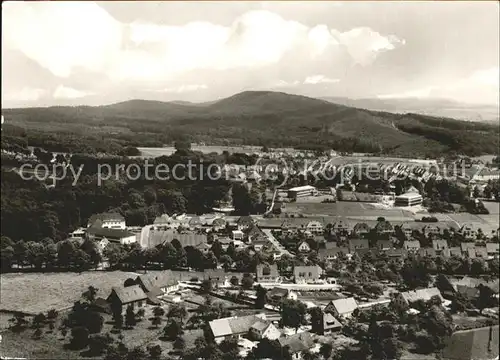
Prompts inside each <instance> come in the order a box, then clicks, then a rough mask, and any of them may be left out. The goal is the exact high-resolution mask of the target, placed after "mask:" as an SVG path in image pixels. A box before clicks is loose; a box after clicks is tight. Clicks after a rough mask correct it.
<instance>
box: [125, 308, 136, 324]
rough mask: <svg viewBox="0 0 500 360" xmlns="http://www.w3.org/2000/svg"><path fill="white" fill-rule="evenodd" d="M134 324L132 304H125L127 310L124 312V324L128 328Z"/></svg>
mask: <svg viewBox="0 0 500 360" xmlns="http://www.w3.org/2000/svg"><path fill="white" fill-rule="evenodd" d="M135 324H136V320H135V313H134V308H133V307H132V305H129V306H127V312H126V313H125V326H126V327H128V328H132V327H134V326H135Z"/></svg>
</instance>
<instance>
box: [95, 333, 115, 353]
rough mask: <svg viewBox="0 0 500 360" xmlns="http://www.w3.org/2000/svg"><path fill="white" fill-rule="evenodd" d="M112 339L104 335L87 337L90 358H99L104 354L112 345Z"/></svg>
mask: <svg viewBox="0 0 500 360" xmlns="http://www.w3.org/2000/svg"><path fill="white" fill-rule="evenodd" d="M112 343H113V338H112V337H111V336H109V334H106V335H101V334H97V335H92V336H90V337H89V352H90V354H91V355H92V356H100V355H102V354H104V353H105V352H106V351H107V350H108V348H109V347H110V346H111V345H112Z"/></svg>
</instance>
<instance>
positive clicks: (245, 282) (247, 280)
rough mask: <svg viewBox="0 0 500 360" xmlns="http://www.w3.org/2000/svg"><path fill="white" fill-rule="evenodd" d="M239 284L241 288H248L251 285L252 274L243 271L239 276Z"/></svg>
mask: <svg viewBox="0 0 500 360" xmlns="http://www.w3.org/2000/svg"><path fill="white" fill-rule="evenodd" d="M241 286H242V287H243V289H246V290H250V289H251V288H252V286H253V276H252V275H251V274H248V273H245V274H243V277H242V278H241Z"/></svg>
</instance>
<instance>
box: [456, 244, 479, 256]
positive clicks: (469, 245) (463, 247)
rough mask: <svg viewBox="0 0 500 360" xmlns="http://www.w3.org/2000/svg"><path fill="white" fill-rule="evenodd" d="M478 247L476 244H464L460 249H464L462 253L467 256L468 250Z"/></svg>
mask: <svg viewBox="0 0 500 360" xmlns="http://www.w3.org/2000/svg"><path fill="white" fill-rule="evenodd" d="M475 247H476V243H475V242H463V243H461V244H460V248H461V249H462V252H463V253H464V254H465V255H467V251H468V249H474V248H475Z"/></svg>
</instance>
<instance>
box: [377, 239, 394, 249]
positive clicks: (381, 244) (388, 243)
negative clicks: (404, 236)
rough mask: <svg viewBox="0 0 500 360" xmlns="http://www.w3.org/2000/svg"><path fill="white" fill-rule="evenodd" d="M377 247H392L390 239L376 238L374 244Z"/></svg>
mask: <svg viewBox="0 0 500 360" xmlns="http://www.w3.org/2000/svg"><path fill="white" fill-rule="evenodd" d="M376 247H377V249H379V250H389V249H392V247H393V246H392V241H391V240H378V241H377V244H376Z"/></svg>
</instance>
